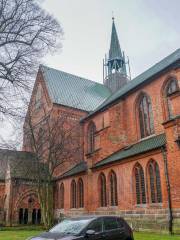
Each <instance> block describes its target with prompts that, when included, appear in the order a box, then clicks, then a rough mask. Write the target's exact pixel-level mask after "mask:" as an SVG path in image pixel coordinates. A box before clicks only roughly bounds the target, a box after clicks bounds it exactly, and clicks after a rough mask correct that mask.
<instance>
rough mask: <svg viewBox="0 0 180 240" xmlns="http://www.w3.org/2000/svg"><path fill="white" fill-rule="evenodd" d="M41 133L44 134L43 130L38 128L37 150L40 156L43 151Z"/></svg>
mask: <svg viewBox="0 0 180 240" xmlns="http://www.w3.org/2000/svg"><path fill="white" fill-rule="evenodd" d="M43 135H44V130H43V129H42V128H40V129H39V132H38V141H37V143H38V152H39V155H40V157H42V153H43Z"/></svg>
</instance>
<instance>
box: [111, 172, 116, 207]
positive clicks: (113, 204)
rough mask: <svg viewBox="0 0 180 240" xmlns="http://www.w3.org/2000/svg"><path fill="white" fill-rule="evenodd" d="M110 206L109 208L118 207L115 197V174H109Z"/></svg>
mask: <svg viewBox="0 0 180 240" xmlns="http://www.w3.org/2000/svg"><path fill="white" fill-rule="evenodd" d="M110 204H111V206H117V205H118V196H117V178H116V174H115V172H113V171H112V172H111V174H110Z"/></svg>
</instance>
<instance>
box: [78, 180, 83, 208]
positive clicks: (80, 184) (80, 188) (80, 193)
mask: <svg viewBox="0 0 180 240" xmlns="http://www.w3.org/2000/svg"><path fill="white" fill-rule="evenodd" d="M78 207H79V208H83V207H84V184H83V180H82V179H81V178H80V179H79V180H78Z"/></svg>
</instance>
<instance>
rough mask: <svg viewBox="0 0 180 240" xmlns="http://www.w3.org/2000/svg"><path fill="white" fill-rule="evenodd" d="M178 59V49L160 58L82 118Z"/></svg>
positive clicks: (179, 56)
mask: <svg viewBox="0 0 180 240" xmlns="http://www.w3.org/2000/svg"><path fill="white" fill-rule="evenodd" d="M177 61H180V49H177V50H176V51H175V52H173V53H172V54H170V55H169V56H167V57H166V58H164V59H162V60H161V61H160V62H158V63H157V64H155V65H154V66H152V67H151V68H149V69H148V70H147V71H145V72H143V73H142V74H140V75H139V76H137V77H136V78H134V79H133V80H131V81H129V82H128V83H127V84H126V85H124V86H123V87H122V88H121V89H119V90H118V91H117V92H115V93H114V94H113V95H111V96H110V97H109V98H107V99H106V100H105V101H104V102H103V103H102V104H101V105H100V106H99V107H98V108H96V109H95V111H94V112H92V113H90V114H89V115H88V116H87V117H85V118H84V119H86V118H88V117H90V116H92V115H94V114H95V113H96V112H98V111H100V110H103V109H104V108H105V107H106V106H108V105H109V104H111V103H113V102H115V101H116V100H118V99H120V98H122V97H124V96H125V95H127V94H128V93H129V92H130V91H132V90H134V89H135V88H137V87H139V86H140V85H141V84H143V83H145V82H146V81H147V80H149V79H151V78H152V77H154V76H155V75H156V74H158V73H159V72H161V71H163V70H164V69H166V68H167V67H169V66H170V65H172V64H173V63H175V62H177Z"/></svg>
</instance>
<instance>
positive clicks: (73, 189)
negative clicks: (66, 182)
mask: <svg viewBox="0 0 180 240" xmlns="http://www.w3.org/2000/svg"><path fill="white" fill-rule="evenodd" d="M76 192H77V189H76V182H75V180H72V182H71V208H76Z"/></svg>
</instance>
